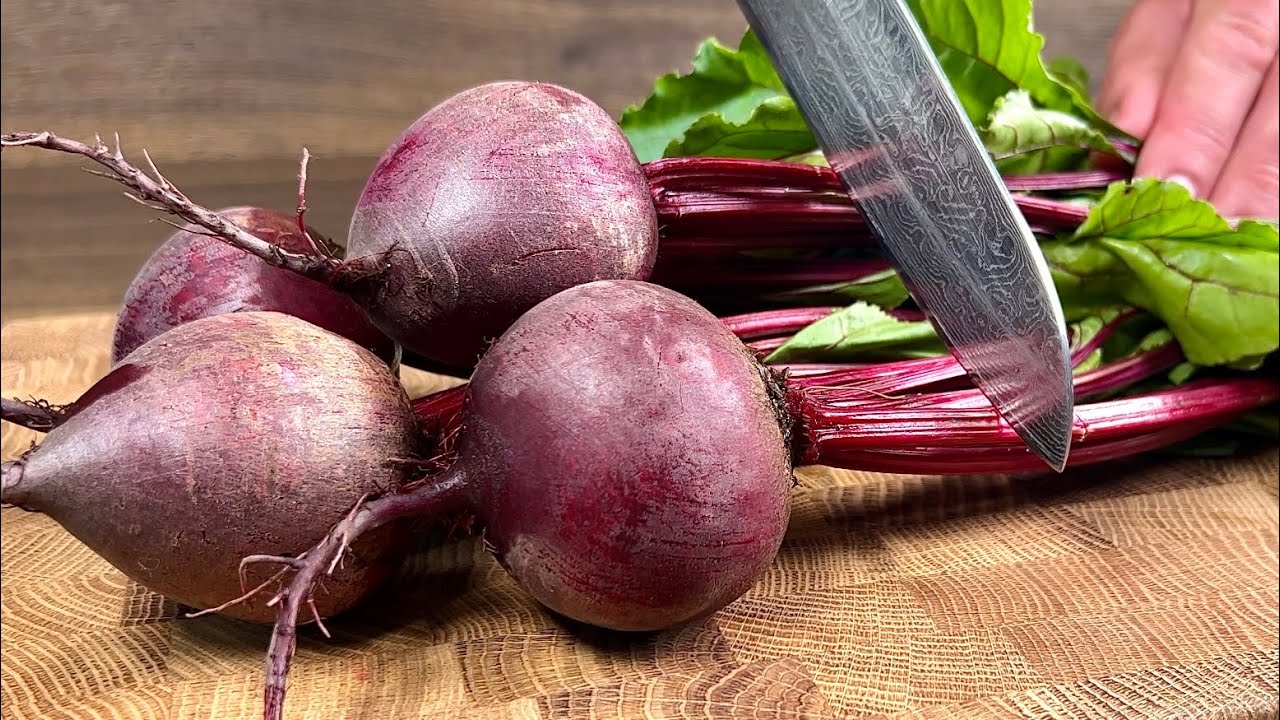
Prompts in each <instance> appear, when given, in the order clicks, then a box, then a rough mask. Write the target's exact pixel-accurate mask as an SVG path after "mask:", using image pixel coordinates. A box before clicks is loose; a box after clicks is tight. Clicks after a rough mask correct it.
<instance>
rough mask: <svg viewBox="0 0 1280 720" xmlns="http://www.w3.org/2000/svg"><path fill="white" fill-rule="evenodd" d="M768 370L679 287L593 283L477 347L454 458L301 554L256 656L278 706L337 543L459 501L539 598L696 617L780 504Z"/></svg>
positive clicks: (760, 563) (607, 614) (783, 518)
mask: <svg viewBox="0 0 1280 720" xmlns="http://www.w3.org/2000/svg"><path fill="white" fill-rule="evenodd" d="M780 403H781V401H780V398H779V395H778V393H777V386H776V383H775V380H774V379H773V378H772V377H771V375H770V373H769V372H768V371H767V370H766V369H765V368H764V367H763V366H762V365H760V363H759V361H757V360H756V359H755V357H754V356H753V355H752V354H751V352H750V351H749V350H748V349H747V348H746V346H744V345H743V344H742V341H740V340H739V339H738V338H737V337H736V336H735V335H734V334H733V333H732V332H731V331H730V330H729V329H728V328H726V327H725V325H724V324H723V323H721V322H720V321H719V320H717V319H716V318H715V316H713V315H712V314H711V313H709V312H707V311H706V310H704V309H703V308H701V307H700V306H698V305H697V304H695V303H694V302H693V301H692V300H689V299H688V298H685V297H683V296H681V295H679V294H677V293H675V292H673V291H671V290H667V289H664V288H660V287H658V286H655V285H649V284H647V283H643V282H636V281H598V282H593V283H587V284H583V285H578V286H575V287H573V288H570V289H568V290H564V291H562V292H560V293H558V294H556V295H554V296H553V297H551V298H550V299H548V300H545V301H543V302H542V303H540V304H538V305H537V306H535V307H534V308H533V309H531V310H530V311H529V312H527V313H526V314H525V315H523V316H522V317H521V318H520V319H519V320H517V321H516V322H515V324H513V325H512V327H511V328H510V329H509V330H508V331H507V332H506V334H504V335H503V336H502V338H501V339H500V340H498V342H496V343H495V344H494V345H493V346H492V347H491V348H490V349H489V351H488V352H487V353H486V354H485V355H484V357H483V358H482V359H481V360H480V362H479V364H478V365H477V367H476V371H475V374H474V375H473V377H472V379H471V382H470V384H469V385H468V390H467V398H466V403H465V408H464V409H463V411H462V413H463V416H464V417H463V418H462V419H461V421H460V423H459V424H460V426H461V430H460V431H459V433H458V435H457V440H456V446H455V450H456V452H455V454H454V455H453V461H452V463H451V464H450V465H449V466H448V468H447V469H446V470H444V471H443V473H442V474H440V475H439V476H438V477H437V478H436V479H434V480H430V481H424V482H423V483H422V484H421V485H419V486H417V487H416V488H415V489H413V490H412V491H409V492H403V493H392V494H388V495H385V496H383V497H382V498H379V499H376V500H371V501H370V502H368V503H366V504H363V505H361V506H360V507H359V508H358V509H356V510H355V511H354V512H353V513H352V514H351V515H350V516H349V517H348V518H347V519H346V520H344V521H343V522H342V523H341V524H339V525H338V527H337V528H335V529H334V531H333V532H332V533H331V534H330V535H329V536H328V537H327V538H326V539H325V540H324V541H322V542H321V543H320V544H318V545H317V546H316V547H315V548H313V549H312V550H310V551H308V552H307V553H306V556H305V560H304V561H303V562H302V563H300V564H299V563H297V562H296V561H293V560H285V561H284V562H286V564H288V565H290V566H293V567H296V568H297V570H298V572H297V574H296V575H295V576H294V578H293V580H292V582H291V584H290V586H289V588H288V589H287V590H285V591H283V597H282V598H281V601H280V604H281V615H280V618H279V620H278V623H277V634H276V635H275V636H274V637H273V640H272V646H271V650H270V651H269V655H270V669H269V673H270V675H269V683H268V691H267V696H266V706H267V709H268V717H279V713H280V711H281V710H280V708H281V703H282V701H283V693H284V681H285V672H286V669H287V666H288V662H289V659H290V657H291V655H292V652H293V646H294V642H295V630H294V627H293V624H294V621H295V619H296V617H297V614H298V611H299V609H300V607H301V605H302V603H303V602H304V601H305V600H306V599H307V598H308V597H310V592H311V586H312V584H313V583H314V582H316V581H317V580H319V579H320V578H321V577H322V576H323V574H324V573H325V572H326V571H327V568H330V567H333V565H334V564H336V563H337V561H338V559H339V557H341V555H342V550H343V548H344V547H345V545H346V543H349V542H351V541H352V540H354V539H355V538H357V537H359V536H360V535H361V533H363V532H365V531H368V530H370V529H372V528H375V527H379V526H381V525H383V524H384V523H388V522H391V521H393V520H397V519H402V518H407V517H411V516H413V517H422V516H426V517H436V516H439V515H442V514H446V513H454V512H457V511H459V510H463V509H465V510H468V511H470V512H471V513H474V515H475V516H476V518H477V519H478V520H479V521H480V523H481V524H482V525H483V526H484V528H485V533H486V539H487V541H488V543H489V545H490V546H491V547H492V549H493V552H494V554H495V556H496V557H497V559H498V561H499V562H500V563H501V564H502V566H503V567H505V568H506V569H507V570H508V571H509V572H510V573H511V574H512V575H513V576H514V577H515V578H516V580H517V581H519V583H520V584H521V585H522V586H523V587H525V588H526V589H528V591H529V592H530V593H531V594H532V595H533V596H534V597H535V598H537V599H538V600H539V601H540V602H541V603H543V604H544V605H545V606H546V607H548V608H550V609H551V610H554V611H555V612H558V613H560V614H562V615H564V616H567V617H569V618H572V619H574V620H578V621H581V622H585V623H590V624H592V625H596V626H600V627H605V628H613V629H619V630H628V631H640V630H657V629H660V628H666V627H671V626H673V625H676V624H680V623H684V622H687V621H690V620H693V619H695V618H699V617H703V616H706V615H708V614H710V613H713V612H715V611H717V610H719V609H720V608H722V607H724V606H725V605H726V604H728V603H729V602H730V601H732V600H734V599H735V598H737V597H738V596H739V595H741V594H742V593H743V592H745V591H746V590H747V589H748V588H749V587H750V585H751V584H752V583H753V582H754V581H755V579H756V578H757V577H758V576H759V574H760V573H761V572H763V570H764V569H765V568H766V567H767V566H768V565H769V563H770V562H771V561H772V559H773V557H774V555H775V554H776V552H777V550H778V548H779V546H780V545H781V543H782V537H783V534H784V532H785V530H786V526H787V521H788V516H789V513H790V502H791V496H790V491H791V483H792V475H791V457H790V454H789V452H788V434H787V427H788V424H787V423H786V422H785V417H786V413H785V411H784V409H783V408H782V407H781V405H780Z"/></svg>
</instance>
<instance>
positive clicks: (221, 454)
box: [2, 250, 421, 621]
mask: <svg viewBox="0 0 1280 720" xmlns="http://www.w3.org/2000/svg"><path fill="white" fill-rule="evenodd" d="M232 252H236V251H234V250H233V251H232ZM419 438H420V435H419V434H418V432H417V429H416V425H415V422H414V420H413V417H412V413H411V411H410V408H409V403H408V398H407V397H406V396H405V393H404V390H403V389H402V387H401V385H400V383H399V382H398V381H397V379H396V377H395V376H394V374H393V373H392V372H391V370H390V369H389V368H388V367H387V365H386V364H385V363H384V362H382V361H380V360H379V359H378V358H377V357H375V356H374V355H373V354H372V353H370V352H368V351H367V350H365V349H363V348H361V347H359V346H357V345H356V344H354V343H352V342H350V341H348V340H346V339H344V338H341V337H339V336H337V335H334V334H332V333H330V332H328V331H325V330H322V329H320V328H317V327H315V326H314V325H311V324H309V323H307V322H305V321H303V320H300V319H298V318H295V317H292V316H289V315H284V314H280V313H264V312H241V313H230V314H222V315H215V316H212V317H206V318H202V319H198V320H193V321H191V322H188V323H184V324H182V325H180V326H178V327H176V328H174V329H172V330H169V331H168V332H165V333H162V334H160V335H158V336H156V337H155V338H153V339H152V340H150V341H148V342H147V343H145V344H143V345H142V346H141V347H139V348H138V349H136V350H134V351H133V352H132V353H130V354H129V355H127V356H125V357H124V358H122V360H121V361H120V362H119V363H118V364H117V365H116V366H115V367H114V368H113V369H112V370H111V372H110V373H109V374H108V375H107V376H106V377H104V378H103V379H102V380H101V381H99V382H98V383H97V384H95V385H94V386H93V387H92V388H90V389H89V390H88V392H86V393H85V394H84V395H83V396H82V397H81V398H80V399H79V400H78V401H77V402H76V403H75V404H74V405H73V406H72V409H71V415H70V417H68V418H67V419H66V420H65V421H64V422H63V423H62V424H61V425H59V426H58V427H56V428H54V429H53V430H52V431H50V432H49V434H48V435H46V436H45V438H44V441H43V442H42V443H41V444H40V445H39V446H38V447H37V448H36V449H35V450H33V451H32V452H31V453H29V454H28V455H27V456H26V457H24V458H22V459H20V460H18V461H16V462H13V463H6V464H5V468H4V487H3V498H2V499H3V501H4V502H5V503H12V504H16V505H19V506H21V507H25V508H27V509H30V510H35V511H39V512H43V513H45V514H47V515H48V516H50V517H51V518H53V519H54V520H55V521H57V522H58V523H59V524H61V525H62V526H63V527H64V528H66V529H67V530H68V531H69V532H70V533H71V534H72V535H74V536H75V537H76V538H78V539H79V540H80V541H81V542H83V543H85V544H86V545H87V546H89V547H90V548H91V549H92V550H93V551H94V552H96V553H98V554H99V555H101V556H102V557H103V558H105V559H106V560H107V561H109V562H110V563H111V564H112V565H114V566H115V567H116V568H118V569H119V570H120V571H121V572H123V573H124V574H125V575H128V576H129V577H131V578H133V579H134V580H135V581H137V582H138V583H140V584H142V585H144V586H146V587H148V588H150V589H152V590H154V591H156V592H159V593H161V594H163V595H166V596H168V597H170V598H172V599H174V600H176V601H178V602H180V603H183V604H185V605H187V606H190V607H193V608H198V609H206V608H210V607H213V606H217V605H220V604H222V603H224V602H226V601H228V600H231V599H233V598H235V597H237V596H239V595H240V594H241V593H242V590H241V587H240V582H239V580H238V578H237V567H238V566H239V563H240V561H241V559H243V558H245V557H246V556H249V555H254V554H258V553H269V554H288V555H296V554H298V553H301V552H303V551H305V550H306V549H307V548H309V547H311V546H312V545H313V544H315V543H316V542H317V541H318V540H319V539H320V538H322V537H323V536H324V535H325V533H326V532H327V531H328V529H329V528H330V526H332V525H333V524H335V523H337V522H338V521H339V520H340V519H342V517H343V516H345V515H346V514H347V513H348V512H349V511H350V510H351V508H352V507H354V506H355V505H356V504H357V502H358V501H359V500H360V499H361V498H362V497H364V496H365V495H366V494H377V493H379V492H383V491H386V490H388V489H391V488H396V487H398V486H399V485H400V484H401V483H402V482H403V481H404V473H405V472H406V471H405V469H404V465H403V464H401V463H390V462H388V461H389V460H390V459H392V458H409V457H413V456H415V454H416V452H417V451H418V450H419V448H418V443H419V442H421V441H420V439H419ZM399 533H400V530H399V529H397V528H396V527H395V526H394V525H388V526H386V527H384V528H380V529H379V530H378V531H375V532H373V533H370V534H368V535H365V536H364V537H363V538H361V540H360V541H358V542H357V544H356V545H355V546H354V547H353V551H352V554H351V556H349V557H348V558H347V563H346V565H345V566H344V568H343V569H341V570H339V571H338V572H337V573H336V574H335V576H334V577H333V578H331V579H330V580H329V581H326V583H325V587H324V589H323V590H321V591H318V592H316V594H315V601H316V604H317V606H318V608H319V611H320V613H321V614H322V615H325V616H327V615H332V614H334V613H337V612H340V611H342V610H344V609H346V608H348V607H350V606H351V605H352V604H354V603H355V602H356V601H358V600H359V599H360V598H361V597H363V596H364V595H365V594H367V593H368V592H369V591H370V590H372V589H373V588H374V587H376V586H377V585H378V583H379V582H381V581H382V580H383V579H384V578H385V577H387V576H388V574H389V572H390V571H391V570H392V569H394V563H395V562H396V561H397V560H398V559H399V558H400V557H401V555H400V554H398V553H397V552H391V550H394V549H395V548H398V547H400V543H401V542H402V540H403V538H401V537H400V535H399ZM278 569H279V567H278V566H275V565H263V566H253V567H251V568H250V572H249V578H248V579H249V580H250V582H251V583H252V584H251V585H250V587H252V586H253V585H256V584H258V583H260V582H262V581H263V580H265V579H266V578H267V577H269V576H270V575H271V574H273V573H275V572H276V571H277V570H278ZM269 598H270V593H269V592H268V593H263V594H260V595H258V596H257V597H255V598H253V599H252V600H250V601H248V602H246V603H243V604H239V605H234V606H232V607H230V608H228V609H227V610H226V611H225V613H226V614H227V615H231V616H234V617H239V618H244V619H248V620H254V621H270V620H272V619H273V618H274V615H275V611H274V609H273V608H267V607H265V603H266V601H267V600H268V599H269Z"/></svg>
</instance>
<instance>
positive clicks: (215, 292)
mask: <svg viewBox="0 0 1280 720" xmlns="http://www.w3.org/2000/svg"><path fill="white" fill-rule="evenodd" d="M218 212H219V214H221V215H222V216H223V217H225V218H226V219H227V220H230V221H231V222H234V223H236V224H237V225H239V226H241V227H243V228H244V229H245V230H248V231H249V232H251V233H253V234H254V235H257V236H258V237H260V238H262V239H263V240H266V241H268V242H271V243H274V244H276V245H278V246H280V247H281V248H283V249H284V250H288V251H291V252H297V253H306V254H314V249H313V247H312V245H311V243H310V242H309V241H308V240H307V239H306V237H304V236H303V235H302V233H301V232H300V231H299V230H298V223H297V219H296V218H295V217H291V216H289V215H284V214H282V213H279V212H276V211H274V210H268V209H264V208H260V207H233V208H227V209H224V210H220V211H218ZM309 231H310V230H309ZM310 232H311V235H312V237H314V238H317V242H319V240H318V238H319V237H320V236H319V235H317V234H316V233H315V232H314V231H310ZM252 310H267V311H274V312H282V313H285V314H288V315H293V316H294V317H298V318H301V319H303V320H306V321H307V322H309V323H312V324H314V325H317V326H319V327H322V328H324V329H326V330H329V331H331V332H335V333H337V334H339V335H342V336H343V337H346V338H349V339H351V340H353V341H355V342H356V343H359V344H360V345H362V346H364V347H366V348H368V349H369V350H371V351H372V352H374V353H375V354H377V355H378V357H380V358H382V359H383V360H384V361H386V362H387V363H388V364H389V365H391V366H392V367H396V366H397V365H398V363H399V347H398V346H397V345H396V343H395V342H393V341H392V340H391V339H389V338H388V337H387V336H386V335H385V334H383V333H382V331H380V330H378V328H376V327H374V325H373V323H372V322H370V320H369V318H368V316H367V315H366V314H365V312H364V310H362V309H361V308H360V306H359V305H358V304H356V302H355V301H354V300H352V299H351V298H350V297H348V296H346V295H344V294H342V293H341V292H338V291H337V290H334V289H332V288H331V287H329V286H327V285H325V284H324V283H321V282H318V281H315V280H310V279H308V278H305V277H303V276H301V275H299V274H297V273H294V272H291V271H289V270H284V269H281V268H276V267H272V266H270V265H269V264H267V263H266V262H264V261H262V260H260V259H258V258H257V257H254V256H253V255H250V254H248V253H245V252H242V251H240V250H238V249H236V248H233V247H231V246H230V245H227V244H226V243H225V242H223V241H221V240H219V239H218V238H214V237H209V235H208V234H207V232H205V231H197V232H193V231H192V229H191V226H188V228H187V229H184V230H178V231H176V232H174V233H173V234H172V235H171V236H169V238H168V239H167V240H166V241H165V242H164V243H163V244H162V245H160V247H159V248H157V249H156V251H155V252H154V253H153V254H152V255H151V257H150V258H149V259H148V260H147V262H146V263H145V264H143V266H142V268H141V269H140V270H139V271H138V273H137V275H136V276H135V277H134V279H133V282H132V283H131V284H130V285H129V289H128V291H127V292H126V293H125V298H124V306H123V307H122V308H121V310H120V314H119V317H118V318H117V320H116V331H115V338H114V340H113V342H112V349H111V360H112V362H118V361H119V360H120V359H121V358H123V357H124V356H125V355H128V354H129V353H131V352H133V350H134V349H136V348H137V347H138V346H139V345H142V344H143V343H144V342H146V341H148V340H150V339H151V338H153V337H155V336H157V335H159V334H160V333H162V332H164V331H166V330H169V329H171V328H173V327H176V326H177V325H181V324H182V323H185V322H190V321H192V320H195V319H197V318H202V317H209V316H211V315H219V314H222V313H230V312H244V311H252Z"/></svg>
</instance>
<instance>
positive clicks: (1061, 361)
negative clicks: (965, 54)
mask: <svg viewBox="0 0 1280 720" xmlns="http://www.w3.org/2000/svg"><path fill="white" fill-rule="evenodd" d="M739 5H740V7H741V8H742V10H743V12H744V14H745V15H746V17H747V20H748V22H749V23H750V24H751V26H752V27H753V28H754V29H755V31H756V34H757V35H758V36H759V37H760V41H761V43H762V44H763V45H764V47H765V48H766V50H767V51H768V53H769V54H770V56H771V57H772V59H773V61H774V64H775V66H776V67H777V69H778V72H779V74H780V75H781V77H782V79H783V82H784V84H785V85H786V86H787V89H788V91H789V92H790V93H791V95H792V97H793V98H794V99H795V101H796V104H797V105H798V107H799V109H800V111H801V113H802V114H803V115H804V117H805V119H806V121H807V122H808V124H809V126H810V127H811V128H812V130H813V133H814V135H815V137H816V138H817V140H818V145H819V147H820V148H821V149H822V150H823V152H824V154H825V155H826V156H827V159H828V161H829V162H830V163H831V166H832V168H833V169H834V170H835V172H836V173H837V174H838V175H839V177H840V178H841V181H842V182H843V184H844V186H845V189H846V190H847V191H848V192H849V194H850V195H851V196H852V198H853V199H854V201H855V202H856V203H857V204H858V206H859V208H860V209H861V211H862V213H863V214H864V215H865V217H866V219H867V223H868V225H869V226H870V227H871V229H872V231H873V232H874V233H875V235H876V236H877V238H878V239H879V241H880V243H881V244H882V246H883V247H884V249H885V251H886V252H887V253H888V255H889V258H890V260H891V261H892V262H893V264H894V265H895V267H896V268H897V269H898V271H899V274H900V275H901V277H902V279H903V281H904V282H905V283H906V285H907V288H908V289H909V290H910V292H911V294H912V296H913V297H914V298H915V300H916V302H917V303H919V305H920V306H921V307H922V308H923V309H924V310H925V311H926V312H927V313H928V315H929V317H930V319H931V320H932V322H933V323H934V325H935V327H936V328H937V329H938V332H939V334H940V336H941V337H942V338H943V340H944V341H945V342H946V343H947V345H948V346H949V347H950V348H951V350H952V352H953V353H954V354H955V355H956V357H957V358H958V360H959V361H960V362H961V364H962V365H963V366H964V367H965V368H966V369H967V370H968V372H969V374H970V376H971V377H972V378H973V380H974V383H975V384H976V385H977V386H978V387H979V388H980V389H981V390H982V391H983V393H984V394H985V395H986V396H987V397H988V398H989V399H990V400H991V402H992V403H993V404H994V405H995V407H996V408H997V410H998V411H999V412H1000V413H1001V415H1002V416H1003V417H1004V418H1005V420H1006V421H1008V422H1009V424H1010V425H1011V426H1012V427H1013V428H1014V429H1015V430H1016V431H1017V432H1018V434H1019V436H1021V437H1022V439H1023V440H1024V441H1025V442H1026V443H1027V445H1028V447H1030V449H1031V450H1032V451H1034V452H1035V453H1036V454H1038V455H1039V456H1040V457H1041V458H1043V459H1044V460H1045V462H1046V463H1048V464H1049V466H1050V467H1052V468H1054V469H1056V470H1061V469H1062V467H1063V466H1064V465H1065V464H1066V458H1067V453H1068V449H1069V447H1068V446H1069V443H1070V431H1071V423H1072V419H1073V403H1074V400H1073V393H1072V389H1071V363H1070V355H1069V351H1068V346H1067V337H1066V324H1065V322H1064V320H1063V315H1062V309H1061V307H1060V305H1059V303H1058V299H1057V294H1056V292H1055V291H1054V288H1053V283H1052V279H1051V278H1050V276H1049V271H1048V267H1047V266H1046V264H1045V262H1044V258H1043V256H1042V255H1041V254H1040V250H1039V247H1038V245H1037V243H1036V240H1035V237H1034V236H1033V235H1032V233H1031V229H1030V228H1029V227H1028V226H1027V223H1026V221H1025V220H1024V219H1023V217H1022V215H1021V213H1019V212H1018V210H1017V208H1016V206H1015V205H1014V203H1013V200H1012V198H1011V197H1010V196H1009V193H1008V192H1007V190H1006V189H1005V187H1004V184H1003V182H1002V181H1001V179H1000V176H999V174H998V172H997V170H996V168H995V166H994V164H993V163H992V161H991V159H990V157H989V156H988V155H987V153H986V151H985V149H984V148H983V146H982V144H981V142H980V139H979V138H978V135H977V133H976V131H975V130H974V128H973V125H972V124H971V123H970V122H969V119H968V117H967V116H966V114H965V112H964V110H963V108H962V106H961V105H960V102H959V100H958V99H957V98H956V96H955V94H954V92H953V91H952V89H951V87H950V85H949V84H948V82H947V80H946V78H945V76H944V75H943V72H942V69H941V67H940V66H939V64H938V61H937V58H936V57H935V55H934V53H933V51H932V50H931V49H930V47H929V44H928V40H927V39H926V38H925V36H924V34H923V32H921V30H920V28H919V26H918V25H917V24H916V22H915V19H914V17H913V16H912V14H911V11H910V9H909V8H908V7H907V6H906V4H905V3H904V2H903V1H902V0H739Z"/></svg>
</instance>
